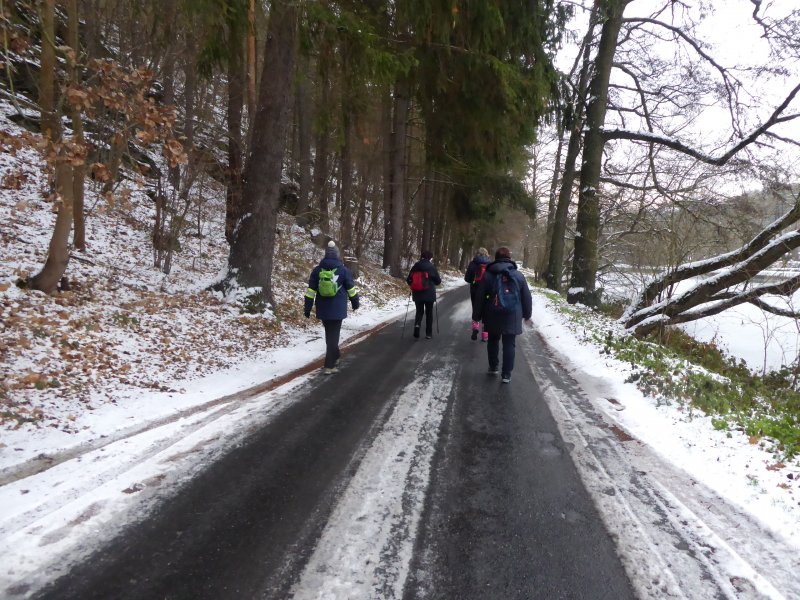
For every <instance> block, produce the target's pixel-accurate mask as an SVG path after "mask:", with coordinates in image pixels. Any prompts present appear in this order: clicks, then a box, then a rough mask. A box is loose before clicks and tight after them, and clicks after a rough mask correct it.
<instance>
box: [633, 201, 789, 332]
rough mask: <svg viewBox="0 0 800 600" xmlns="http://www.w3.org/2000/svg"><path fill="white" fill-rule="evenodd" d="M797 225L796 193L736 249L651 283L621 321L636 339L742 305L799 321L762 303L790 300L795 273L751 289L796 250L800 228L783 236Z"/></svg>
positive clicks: (782, 310) (680, 269) (675, 271)
mask: <svg viewBox="0 0 800 600" xmlns="http://www.w3.org/2000/svg"><path fill="white" fill-rule="evenodd" d="M776 193H777V192H776ZM798 221H800V193H797V192H795V194H794V205H793V207H792V209H791V210H789V211H788V212H787V213H785V214H784V215H783V216H781V217H780V218H778V219H777V220H775V221H774V222H773V223H771V224H770V225H768V226H767V227H765V228H764V229H763V230H762V231H761V232H760V233H759V234H758V235H756V236H755V237H754V238H753V239H752V240H750V241H749V242H748V243H747V244H745V245H744V246H742V247H741V248H739V249H737V250H734V251H733V252H727V253H725V254H721V255H719V256H715V257H713V258H709V259H706V260H702V261H698V262H693V263H688V264H684V265H681V266H679V267H677V268H675V269H672V270H669V271H666V272H664V273H663V274H662V275H660V276H658V277H657V278H655V279H654V280H652V281H651V282H650V283H649V284H648V285H647V286H645V287H644V289H643V290H642V291H641V293H640V294H639V295H638V296H637V297H636V298H634V300H633V301H632V302H631V304H630V306H629V307H628V309H627V310H626V311H625V313H624V314H623V316H622V318H621V321H622V322H623V323H624V324H625V327H626V328H627V329H629V330H632V331H633V332H634V333H636V334H637V335H647V334H649V333H652V332H654V331H656V330H660V329H663V328H664V327H666V326H669V325H677V324H680V323H688V322H690V321H695V320H697V319H701V318H703V317H708V316H711V315H715V314H718V313H721V312H722V311H724V310H727V309H729V308H732V307H734V306H737V305H740V304H744V303H751V304H754V305H756V306H758V307H759V308H761V309H762V310H765V311H767V312H771V313H774V314H778V315H781V316H786V317H792V318H800V313H796V312H795V311H793V310H791V309H789V308H784V307H781V306H776V305H774V304H772V303H771V302H769V301H768V300H765V299H764V296H784V297H786V298H787V299H788V298H789V297H791V295H792V294H793V293H794V292H796V291H797V290H798V289H800V273H791V274H787V276H786V277H785V278H784V279H783V280H780V281H772V282H769V283H765V284H762V285H752V279H753V278H754V277H755V276H756V275H758V274H759V273H762V272H763V271H764V270H766V269H768V268H770V267H771V266H773V265H774V264H775V263H777V262H778V261H780V260H782V259H784V258H785V257H786V256H787V255H788V254H789V253H790V252H792V251H793V250H795V249H796V248H800V228H797V229H794V230H789V231H787V229H789V228H790V227H791V226H793V225H796V224H797V223H798ZM692 280H695V281H692ZM686 282H688V283H686ZM679 283H684V285H683V286H680V289H679V290H678V291H677V293H672V290H674V289H675V287H676V285H677V284H679ZM787 306H788V305H787Z"/></svg>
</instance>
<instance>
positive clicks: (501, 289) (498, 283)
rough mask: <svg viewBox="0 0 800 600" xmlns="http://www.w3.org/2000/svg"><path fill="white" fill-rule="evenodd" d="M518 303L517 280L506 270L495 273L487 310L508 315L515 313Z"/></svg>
mask: <svg viewBox="0 0 800 600" xmlns="http://www.w3.org/2000/svg"><path fill="white" fill-rule="evenodd" d="M519 305H520V299H519V284H518V283H517V280H516V279H514V277H512V276H511V273H509V272H508V271H503V272H501V273H497V274H495V276H494V281H493V282H492V291H491V297H490V298H489V310H490V311H492V312H493V313H495V314H501V315H508V314H513V313H515V312H516V310H517V307H518V306H519Z"/></svg>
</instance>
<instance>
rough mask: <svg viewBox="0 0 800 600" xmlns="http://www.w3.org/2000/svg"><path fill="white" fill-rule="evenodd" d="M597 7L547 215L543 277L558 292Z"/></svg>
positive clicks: (596, 6)
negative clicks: (555, 193)
mask: <svg viewBox="0 0 800 600" xmlns="http://www.w3.org/2000/svg"><path fill="white" fill-rule="evenodd" d="M598 10H599V0H596V1H595V4H594V7H593V8H592V13H591V15H590V17H589V27H588V30H587V32H586V35H585V36H584V38H583V50H582V53H581V54H582V59H581V60H582V64H581V70H580V74H579V76H578V83H577V86H576V88H575V90H574V92H573V94H574V96H573V98H572V107H571V108H572V110H571V115H570V116H569V118H568V119H567V120H568V122H567V123H566V128H567V129H569V132H570V134H569V142H568V143H567V154H566V156H565V158H564V168H563V170H562V172H561V186H560V188H559V192H558V201H557V203H556V210H555V214H554V215H553V219H552V223H550V219H549V218H548V233H547V241H548V245H549V250H548V252H547V268H546V270H545V275H544V278H545V282H546V284H547V287H548V288H549V289H551V290H555V291H557V292H560V291H561V277H562V273H563V271H564V244H565V241H566V239H565V238H566V235H567V220H568V218H569V204H570V201H571V199H572V190H573V186H574V184H575V164H576V162H577V160H578V155H579V154H580V151H581V130H582V129H583V124H584V114H583V113H584V105H585V102H586V89H587V87H588V82H589V69H590V67H591V60H590V51H591V41H592V37H593V33H594V29H595V26H596V20H597V15H598ZM561 147H562V136H561V135H559V141H558V148H559V158H560V151H561ZM559 162H560V160H559ZM559 162H557V163H556V165H557V167H556V171H557V170H558V166H559ZM554 174H555V173H554ZM554 183H555V179H554Z"/></svg>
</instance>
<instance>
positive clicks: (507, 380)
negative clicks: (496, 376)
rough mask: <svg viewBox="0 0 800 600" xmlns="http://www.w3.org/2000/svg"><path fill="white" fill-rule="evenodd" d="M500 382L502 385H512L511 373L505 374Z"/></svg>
mask: <svg viewBox="0 0 800 600" xmlns="http://www.w3.org/2000/svg"><path fill="white" fill-rule="evenodd" d="M500 381H501V382H502V383H511V373H503V377H502V379H500Z"/></svg>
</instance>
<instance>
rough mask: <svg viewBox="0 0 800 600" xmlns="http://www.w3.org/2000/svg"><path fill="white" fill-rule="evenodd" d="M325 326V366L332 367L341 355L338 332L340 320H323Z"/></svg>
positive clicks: (340, 327)
mask: <svg viewBox="0 0 800 600" xmlns="http://www.w3.org/2000/svg"><path fill="white" fill-rule="evenodd" d="M322 324H323V325H324V326H325V368H326V369H332V368H333V367H335V366H336V361H337V360H339V357H340V356H341V355H342V353H341V352H339V334H340V333H341V332H342V321H341V319H340V320H338V321H323V322H322Z"/></svg>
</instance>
